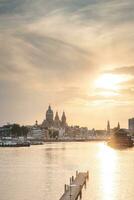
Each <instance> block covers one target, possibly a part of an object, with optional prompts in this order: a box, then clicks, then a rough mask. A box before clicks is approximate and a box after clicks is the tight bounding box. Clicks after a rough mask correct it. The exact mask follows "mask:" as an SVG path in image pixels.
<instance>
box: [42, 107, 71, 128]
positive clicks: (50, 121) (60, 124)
mask: <svg viewBox="0 0 134 200" xmlns="http://www.w3.org/2000/svg"><path fill="white" fill-rule="evenodd" d="M42 127H43V128H66V127H67V122H66V115H65V112H63V114H62V117H61V120H60V118H59V114H58V112H56V114H55V116H54V112H53V110H52V108H51V106H50V105H49V107H48V110H47V111H46V118H45V120H44V121H43V122H42Z"/></svg>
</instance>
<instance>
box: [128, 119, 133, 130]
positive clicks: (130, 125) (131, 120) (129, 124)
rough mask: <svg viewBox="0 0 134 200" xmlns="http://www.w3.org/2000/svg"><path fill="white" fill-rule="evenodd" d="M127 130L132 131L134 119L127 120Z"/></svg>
mask: <svg viewBox="0 0 134 200" xmlns="http://www.w3.org/2000/svg"><path fill="white" fill-rule="evenodd" d="M128 129H129V130H131V131H134V118H131V119H129V120H128Z"/></svg>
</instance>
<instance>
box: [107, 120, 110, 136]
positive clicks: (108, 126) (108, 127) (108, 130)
mask: <svg viewBox="0 0 134 200" xmlns="http://www.w3.org/2000/svg"><path fill="white" fill-rule="evenodd" d="M107 134H110V122H109V120H108V121H107Z"/></svg>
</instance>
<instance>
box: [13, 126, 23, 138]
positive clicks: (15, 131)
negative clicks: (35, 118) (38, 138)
mask: <svg viewBox="0 0 134 200" xmlns="http://www.w3.org/2000/svg"><path fill="white" fill-rule="evenodd" d="M21 133H22V131H21V127H20V125H19V124H13V125H12V136H14V137H18V136H21Z"/></svg>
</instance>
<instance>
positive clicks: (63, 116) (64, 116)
mask: <svg viewBox="0 0 134 200" xmlns="http://www.w3.org/2000/svg"><path fill="white" fill-rule="evenodd" d="M61 125H62V127H65V126H66V125H67V123H66V115H65V112H63V114H62V117H61Z"/></svg>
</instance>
